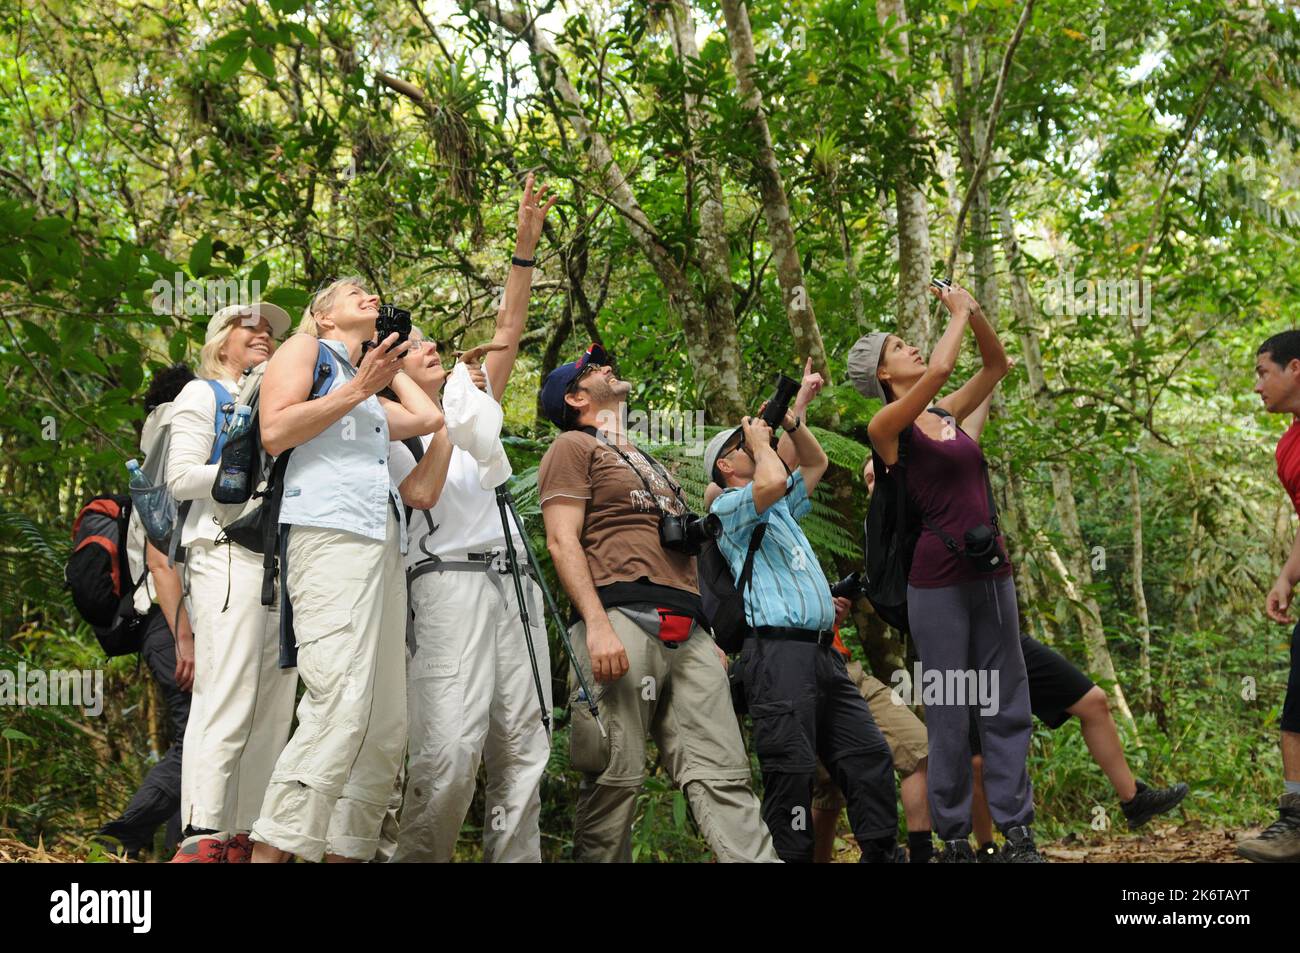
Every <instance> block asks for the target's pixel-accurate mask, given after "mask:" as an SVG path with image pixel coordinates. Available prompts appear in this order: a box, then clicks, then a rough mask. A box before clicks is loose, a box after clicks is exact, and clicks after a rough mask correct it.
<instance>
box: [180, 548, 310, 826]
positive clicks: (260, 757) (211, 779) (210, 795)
mask: <svg viewBox="0 0 1300 953" xmlns="http://www.w3.org/2000/svg"><path fill="white" fill-rule="evenodd" d="M185 577H186V582H187V585H188V590H189V591H188V595H187V599H186V606H187V610H188V612H189V616H190V621H191V623H192V624H193V627H194V689H193V700H192V701H191V704H190V717H189V721H188V723H187V724H186V726H185V745H184V748H185V756H184V758H183V759H182V760H181V825H182V826H183V827H194V828H197V829H200V830H213V831H224V832H226V833H236V832H240V833H242V832H245V831H247V830H249V828H251V827H252V826H253V821H254V820H256V818H257V814H258V810H259V809H260V808H261V806H262V798H263V797H264V796H265V794H266V785H267V782H268V781H269V780H270V777H271V771H272V769H274V767H275V761H276V758H278V757H279V755H280V751H281V749H283V748H284V743H285V740H286V739H287V738H288V737H289V724H290V721H291V719H292V718H293V698H294V693H295V691H296V690H297V685H298V676H297V673H296V672H295V671H294V670H293V669H281V668H280V665H279V659H280V654H279V644H280V643H279V639H280V612H279V609H278V608H276V607H270V608H268V607H266V606H263V605H262V604H261V599H262V557H261V556H259V555H258V554H257V553H253V552H249V551H248V550H246V549H244V548H243V547H242V546H236V545H234V544H233V543H231V544H225V545H221V546H215V545H211V544H205V543H202V542H195V543H193V544H192V545H191V546H190V547H189V549H188V551H187V554H186V561H185Z"/></svg>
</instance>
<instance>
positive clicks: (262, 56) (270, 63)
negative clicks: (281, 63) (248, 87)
mask: <svg viewBox="0 0 1300 953" xmlns="http://www.w3.org/2000/svg"><path fill="white" fill-rule="evenodd" d="M248 53H249V55H250V56H252V58H253V65H254V66H256V67H257V71H258V72H259V73H261V74H262V75H263V76H265V77H266V78H267V79H275V60H274V59H273V58H272V56H271V54H270V53H268V52H266V50H264V49H262V48H261V47H260V46H253V47H249V50H248Z"/></svg>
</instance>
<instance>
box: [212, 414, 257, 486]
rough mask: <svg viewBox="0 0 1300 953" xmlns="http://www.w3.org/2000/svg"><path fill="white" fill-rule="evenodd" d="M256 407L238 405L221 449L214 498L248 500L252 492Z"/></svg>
mask: <svg viewBox="0 0 1300 953" xmlns="http://www.w3.org/2000/svg"><path fill="white" fill-rule="evenodd" d="M252 414H253V409H252V408H251V407H249V406H248V405H247V404H240V405H239V406H238V407H236V408H235V420H234V422H233V423H232V424H231V425H230V431H229V433H228V434H227V435H226V445H225V446H224V447H223V448H222V450H221V462H220V463H219V464H218V466H220V468H221V469H220V471H219V472H218V474H217V482H216V485H214V486H213V487H212V498H213V499H214V500H216V501H217V502H218V503H245V502H247V501H248V498H249V497H250V496H251V495H252V487H253V462H254V461H253V457H254V454H255V451H256V447H254V446H253V435H252V434H251V433H250V432H249V431H250V430H251V429H252V424H251V419H252Z"/></svg>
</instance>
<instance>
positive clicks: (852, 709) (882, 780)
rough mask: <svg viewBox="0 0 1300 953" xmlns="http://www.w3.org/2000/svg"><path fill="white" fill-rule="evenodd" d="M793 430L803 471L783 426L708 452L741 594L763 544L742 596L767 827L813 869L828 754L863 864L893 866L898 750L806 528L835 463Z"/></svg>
mask: <svg viewBox="0 0 1300 953" xmlns="http://www.w3.org/2000/svg"><path fill="white" fill-rule="evenodd" d="M782 428H783V429H784V430H785V432H786V434H787V435H788V437H789V439H790V441H791V444H792V446H793V448H794V450H795V452H796V454H797V460H798V466H796V468H795V470H794V472H793V473H788V472H787V471H786V467H785V464H784V463H783V462H782V461H781V458H780V457H779V456H778V455H777V452H776V449H775V446H774V441H773V439H772V430H771V428H770V427H769V426H768V425H767V424H766V423H764V422H763V421H762V420H761V419H759V418H755V417H746V418H745V419H744V421H743V423H742V424H741V426H739V427H737V428H736V429H734V430H730V431H725V430H724V431H723V432H722V433H719V434H717V435H716V436H715V437H714V438H713V439H712V440H711V441H710V442H709V445H708V447H707V449H706V450H705V453H704V470H705V474H706V475H707V476H708V477H709V478H710V479H712V480H713V482H715V483H717V484H718V485H719V486H721V487H723V492H722V495H721V496H719V497H718V498H717V499H716V500H714V502H713V506H712V507H711V508H710V509H711V512H713V513H714V514H715V515H716V516H717V517H718V518H719V519H720V520H721V521H722V535H721V537H719V539H718V546H719V549H720V550H721V552H722V555H723V556H724V557H725V558H726V560H727V563H728V564H729V565H730V567H731V571H732V576H733V578H735V579H736V580H738V585H739V580H741V577H742V571H743V567H744V564H745V562H746V557H747V555H748V553H749V548H750V543H751V540H752V539H753V538H754V534H755V533H761V534H762V535H761V536H759V537H758V538H759V540H760V543H759V546H758V548H757V550H756V551H755V553H754V557H753V568H752V570H751V575H750V577H749V580H748V583H747V584H746V585H744V586H743V587H742V589H743V591H742V593H741V595H742V597H743V599H744V602H745V618H746V621H748V622H749V624H750V625H751V627H752V628H753V635H752V636H751V637H750V638H747V639H746V640H745V645H744V648H743V649H742V650H741V654H740V660H739V662H737V663H736V664H737V665H738V666H739V667H740V670H739V672H738V677H739V678H740V679H741V681H743V683H744V688H745V695H746V698H747V700H748V706H749V714H750V717H751V719H752V720H753V723H754V732H753V737H754V748H755V751H756V753H757V754H758V760H759V765H760V767H761V768H762V772H763V788H764V795H763V820H764V821H766V823H767V826H768V829H769V830H770V831H771V833H772V840H773V842H774V844H775V846H776V851H777V854H778V855H780V857H781V859H782V860H784V861H786V862H787V863H791V862H805V863H807V862H811V861H812V859H813V830H812V823H811V817H812V799H813V782H814V781H815V779H816V772H817V758H818V757H819V756H820V757H821V759H822V762H823V763H824V764H825V765H826V767H827V769H828V770H829V771H830V773H831V776H832V777H833V778H834V779H835V781H836V783H837V784H838V785H839V787H840V790H841V791H843V792H844V796H845V799H846V800H847V801H848V813H849V822H850V825H851V826H852V828H853V834H854V836H855V837H856V838H857V841H858V844H859V845H860V846H861V848H862V860H863V861H882V862H888V861H892V860H893V859H894V843H895V839H896V836H897V831H898V814H897V807H896V803H895V796H894V777H893V764H892V759H891V756H890V751H889V746H888V745H887V744H886V743H885V739H884V736H883V735H881V733H880V729H879V728H877V727H876V723H875V721H874V720H873V719H872V717H871V709H870V708H868V707H867V703H866V702H865V701H864V700H863V698H862V696H861V695H860V694H859V693H858V691H857V689H856V688H854V686H853V682H852V681H851V680H850V679H849V677H848V673H847V672H846V670H845V668H844V663H843V661H842V660H841V659H840V657H839V653H838V652H836V651H835V650H834V649H832V648H831V643H832V641H833V640H834V632H833V629H832V627H833V625H834V622H835V608H834V605H833V604H832V603H831V595H830V585H829V583H828V582H827V580H826V576H825V574H824V573H823V572H822V568H821V565H820V564H819V563H818V561H817V556H816V554H815V553H814V552H813V547H812V544H811V543H810V542H809V541H808V537H807V536H806V535H804V531H803V529H802V528H801V527H800V526H799V521H800V520H802V519H803V518H804V517H806V516H807V515H808V513H809V512H811V510H812V503H811V501H810V499H809V497H810V495H811V494H812V492H813V491H814V490H815V489H816V488H817V484H818V483H819V482H820V481H821V478H822V475H823V474H824V473H825V472H826V467H827V466H828V461H827V459H826V454H825V452H824V451H823V450H822V448H821V446H820V445H819V444H818V443H817V439H816V438H815V437H814V436H813V435H812V434H811V433H810V432H809V430H808V428H807V427H806V426H804V425H803V423H802V421H801V420H800V419H799V418H798V417H796V416H794V415H793V414H791V413H787V414H786V416H785V420H784V421H783V422H782Z"/></svg>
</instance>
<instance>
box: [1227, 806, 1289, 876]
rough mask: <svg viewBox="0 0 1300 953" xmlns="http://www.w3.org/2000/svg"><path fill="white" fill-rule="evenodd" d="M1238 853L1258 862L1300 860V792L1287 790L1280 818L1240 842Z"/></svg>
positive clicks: (1271, 862)
mask: <svg viewBox="0 0 1300 953" xmlns="http://www.w3.org/2000/svg"><path fill="white" fill-rule="evenodd" d="M1237 854H1238V856H1241V857H1245V858H1246V859H1247V860H1253V861H1255V863H1257V864H1285V863H1292V864H1294V863H1300V794H1283V795H1282V801H1281V803H1280V804H1279V805H1278V819H1277V820H1276V821H1274V822H1273V823H1272V824H1270V825H1269V826H1268V827H1267V828H1265V829H1264V830H1263V831H1262V832H1261V833H1260V835H1259V836H1258V837H1252V838H1251V839H1250V840H1244V841H1242V842H1241V843H1240V844H1238V845H1237Z"/></svg>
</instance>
